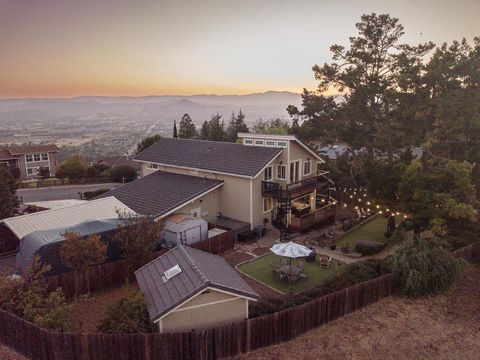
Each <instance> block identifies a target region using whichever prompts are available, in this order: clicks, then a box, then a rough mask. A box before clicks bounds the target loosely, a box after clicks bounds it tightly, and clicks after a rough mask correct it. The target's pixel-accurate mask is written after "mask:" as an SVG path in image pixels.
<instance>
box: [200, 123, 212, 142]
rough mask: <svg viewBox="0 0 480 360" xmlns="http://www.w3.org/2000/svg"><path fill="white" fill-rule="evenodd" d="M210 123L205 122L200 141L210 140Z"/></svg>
mask: <svg viewBox="0 0 480 360" xmlns="http://www.w3.org/2000/svg"><path fill="white" fill-rule="evenodd" d="M209 127H210V126H209V123H208V121H207V120H205V121H204V122H203V125H202V128H201V129H200V139H202V140H208V132H209Z"/></svg>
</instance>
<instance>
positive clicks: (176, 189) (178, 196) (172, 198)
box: [98, 171, 223, 217]
mask: <svg viewBox="0 0 480 360" xmlns="http://www.w3.org/2000/svg"><path fill="white" fill-rule="evenodd" d="M222 184H223V181H221V180H214V179H207V178H203V177H196V176H190V175H182V174H174V173H168V172H164V171H156V172H154V173H152V174H150V175H148V176H145V177H143V178H141V179H137V180H135V181H133V182H130V183H127V184H125V185H122V186H120V187H118V188H116V189H113V190H111V191H109V192H106V193H105V194H102V195H100V196H99V197H98V198H103V197H107V196H114V197H115V198H117V199H118V200H120V201H121V202H122V203H124V204H125V205H127V206H128V207H129V208H131V209H132V210H134V211H136V212H137V213H139V214H142V215H152V216H155V217H158V216H161V215H166V214H167V213H168V212H169V211H171V210H174V209H176V208H177V207H179V206H181V205H183V204H184V203H186V202H189V201H191V200H192V199H194V198H196V197H198V196H201V195H203V194H206V193H208V192H209V191H211V190H213V189H215V188H217V187H218V186H221V185H222Z"/></svg>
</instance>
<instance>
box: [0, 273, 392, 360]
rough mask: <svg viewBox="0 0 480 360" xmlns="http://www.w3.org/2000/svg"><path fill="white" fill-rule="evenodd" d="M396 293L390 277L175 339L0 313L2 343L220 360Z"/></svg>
mask: <svg viewBox="0 0 480 360" xmlns="http://www.w3.org/2000/svg"><path fill="white" fill-rule="evenodd" d="M394 292H395V279H394V276H393V275H392V274H387V275H383V276H381V277H378V278H375V279H372V280H369V281H366V282H363V283H360V284H357V285H354V286H352V287H349V288H347V289H344V290H340V291H337V292H335V293H332V294H329V295H325V296H323V297H321V298H318V299H316V300H312V301H310V302H308V303H305V304H302V305H298V306H295V307H292V308H289V309H286V310H282V311H280V312H277V313H274V314H269V315H265V316H262V317H258V318H254V319H249V320H245V321H241V322H238V323H232V324H229V325H225V326H221V327H216V328H212V329H206V330H201V331H194V332H189V333H175V334H159V333H151V334H66V333H65V334H63V333H54V332H50V331H47V330H44V329H41V328H39V327H37V326H35V325H33V324H31V323H29V322H27V321H25V320H23V319H21V318H18V317H16V316H15V315H12V314H10V313H7V312H5V311H2V310H0V342H1V343H3V344H5V345H6V346H9V347H11V348H12V349H14V350H16V351H17V352H19V353H21V354H23V355H25V356H27V357H29V358H31V359H38V360H64V359H68V360H77V359H78V360H85V359H103V360H114V359H115V360H153V359H162V360H169V359H172V360H174V359H192V360H195V359H222V358H226V357H230V356H235V355H239V354H241V353H245V352H248V351H251V350H255V349H259V348H262V347H265V346H269V345H274V344H278V343H281V342H283V341H288V340H290V339H293V338H295V337H296V336H298V335H300V334H303V333H305V332H306V331H308V330H311V329H314V328H316V327H319V326H321V325H323V324H325V323H327V322H329V321H332V320H334V319H337V318H339V317H341V316H344V315H345V314H348V313H350V312H352V311H355V310H357V309H360V308H362V307H364V306H366V305H369V304H371V303H374V302H376V301H378V300H380V299H381V298H384V297H387V296H390V295H392V294H393V293H394Z"/></svg>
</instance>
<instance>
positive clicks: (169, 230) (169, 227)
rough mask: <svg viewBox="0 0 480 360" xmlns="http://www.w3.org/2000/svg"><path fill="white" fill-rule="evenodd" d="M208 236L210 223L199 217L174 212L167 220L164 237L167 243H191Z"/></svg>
mask: <svg viewBox="0 0 480 360" xmlns="http://www.w3.org/2000/svg"><path fill="white" fill-rule="evenodd" d="M207 238H208V223H207V222H206V221H205V220H203V219H202V218H199V217H191V216H187V215H184V214H174V215H171V216H169V217H168V218H167V219H166V220H165V225H164V227H163V232H162V239H163V240H165V241H166V243H167V244H172V245H173V244H175V245H190V244H193V243H196V242H198V241H202V240H206V239H207Z"/></svg>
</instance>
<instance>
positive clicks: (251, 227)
mask: <svg viewBox="0 0 480 360" xmlns="http://www.w3.org/2000/svg"><path fill="white" fill-rule="evenodd" d="M250 230H253V179H250Z"/></svg>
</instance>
